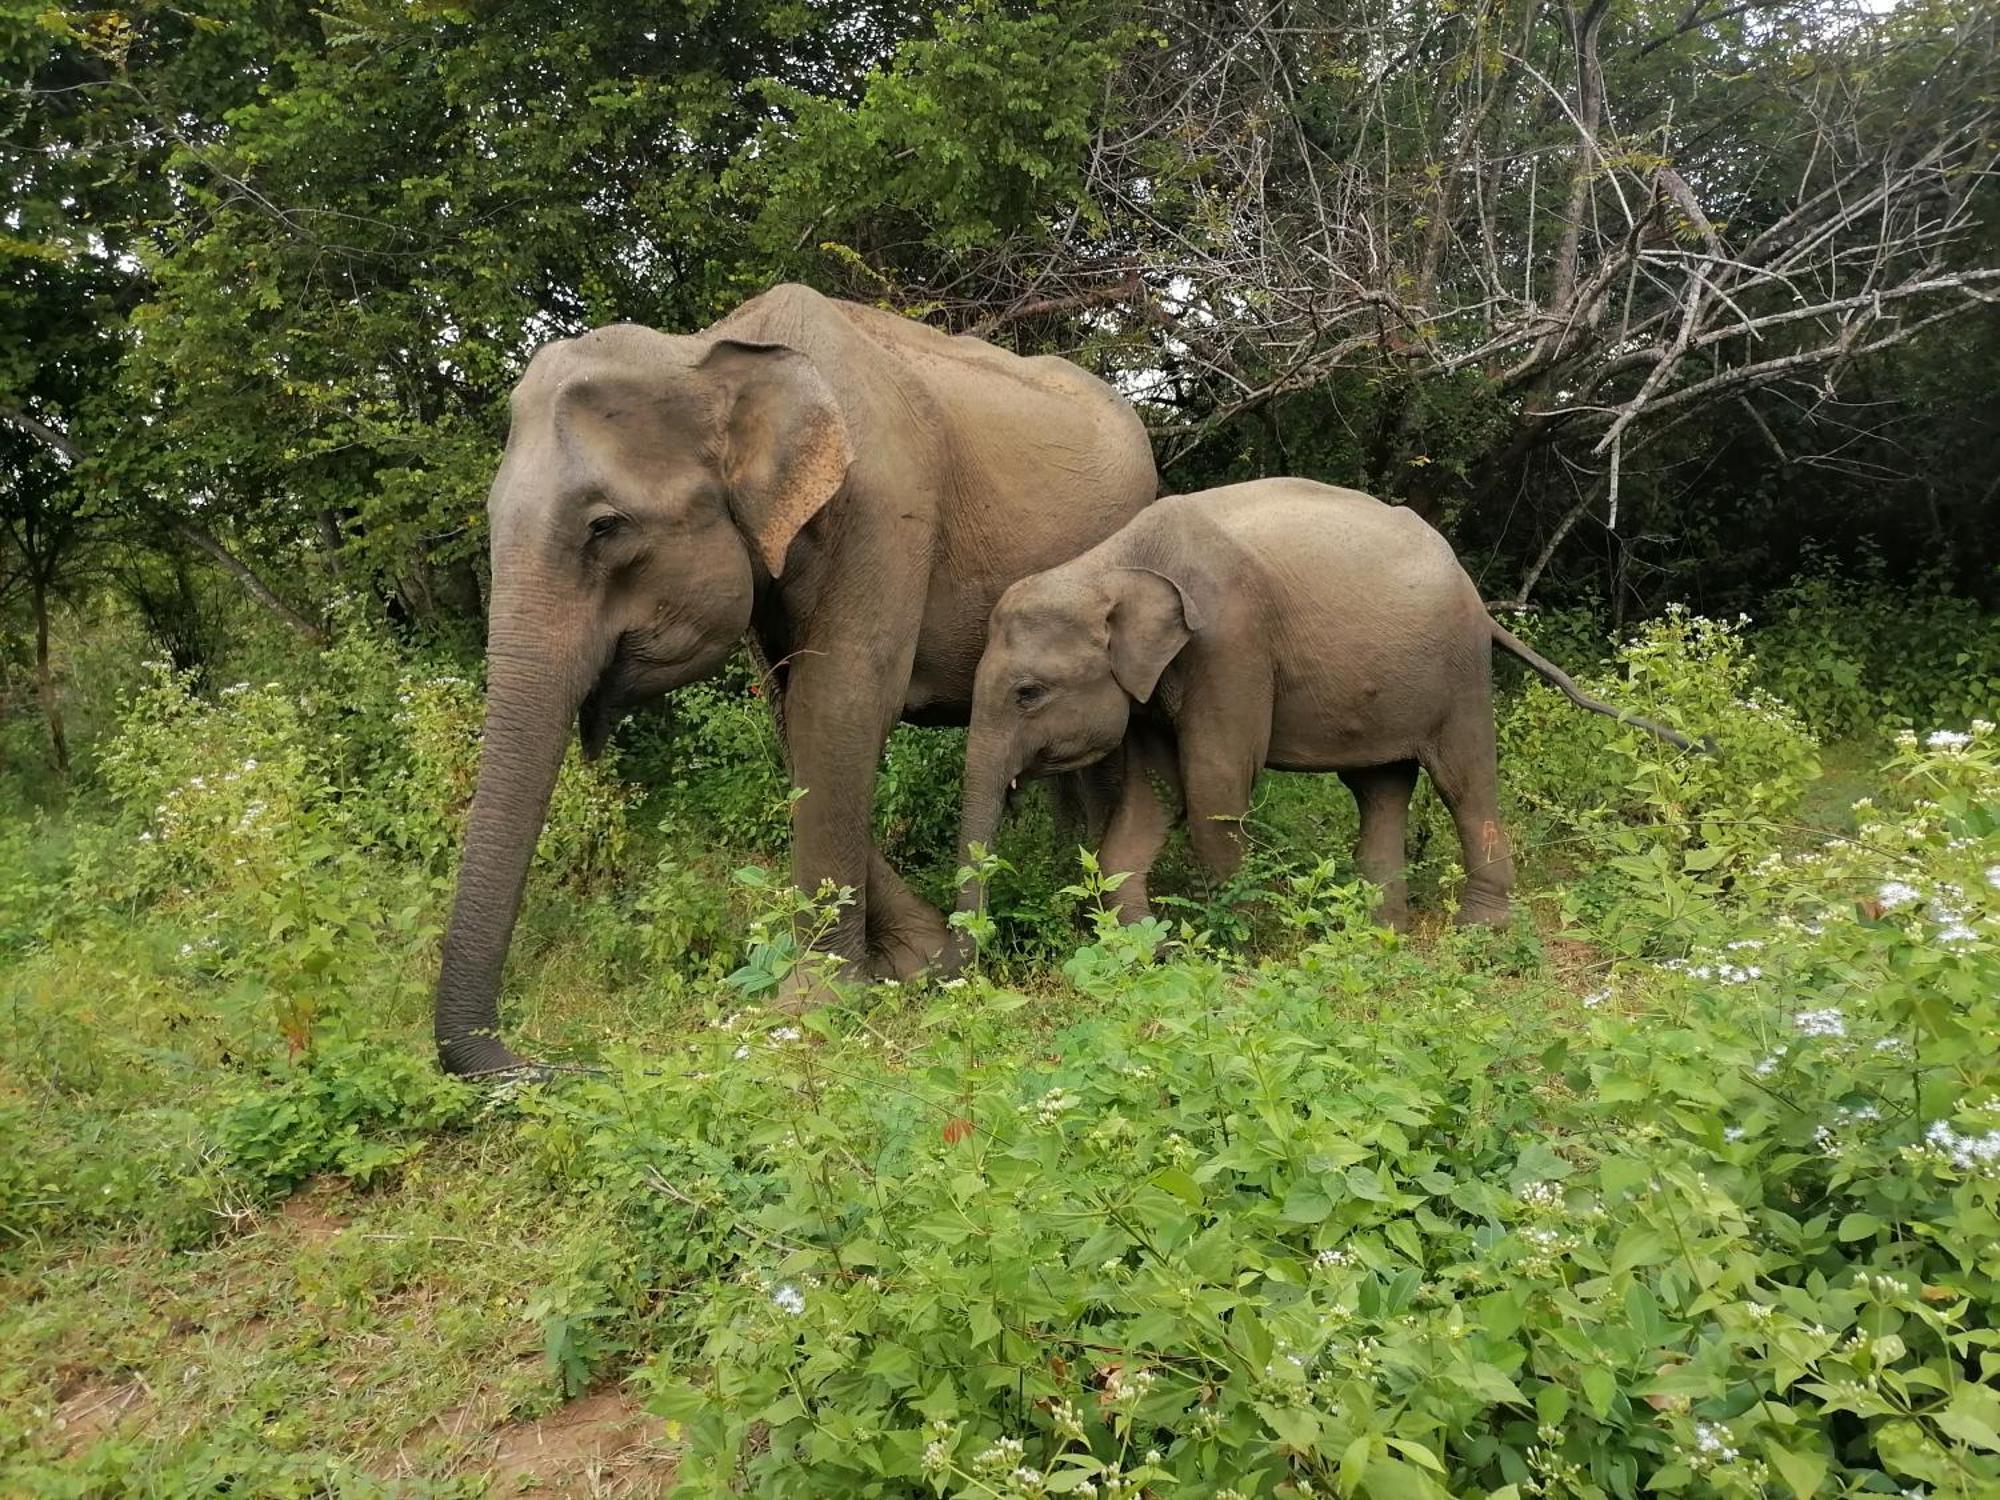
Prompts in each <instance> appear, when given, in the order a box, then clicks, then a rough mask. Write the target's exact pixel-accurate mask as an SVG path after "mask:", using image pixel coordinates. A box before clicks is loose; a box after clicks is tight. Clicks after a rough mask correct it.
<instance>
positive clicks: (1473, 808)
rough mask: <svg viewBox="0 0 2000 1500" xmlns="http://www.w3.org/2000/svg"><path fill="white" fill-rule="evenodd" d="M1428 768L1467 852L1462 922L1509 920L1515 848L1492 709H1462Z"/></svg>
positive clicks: (1493, 923)
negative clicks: (1506, 825) (1503, 801)
mask: <svg viewBox="0 0 2000 1500" xmlns="http://www.w3.org/2000/svg"><path fill="white" fill-rule="evenodd" d="M1424 769H1425V770H1427V771H1429V772H1430V773H1431V781H1432V783H1433V784H1434V785H1435V786H1436V787H1437V789H1438V796H1440V797H1442V798H1443V799H1444V805H1445V806H1446V807H1448V808H1450V809H1451V817H1452V822H1453V823H1455V824H1456V825H1457V827H1458V842H1459V847H1460V849H1461V850H1462V851H1463V853H1464V856H1465V889H1464V891H1463V892H1462V893H1461V894H1460V895H1459V898H1458V921H1459V923H1460V924H1461V925H1468V924H1471V923H1485V924H1487V925H1489V926H1493V927H1504V926H1506V925H1507V916H1508V904H1507V903H1508V897H1509V895H1510V894H1511V893H1512V891H1513V889H1514V850H1513V846H1512V845H1510V844H1509V843H1508V842H1507V834H1506V831H1505V830H1504V829H1502V828H1501V826H1500V772H1499V763H1498V756H1497V754H1496V752H1495V748H1494V735H1493V714H1492V711H1491V710H1490V709H1483V711H1480V712H1477V713H1473V712H1468V713H1466V714H1463V715H1461V716H1460V717H1459V718H1458V719H1456V720H1455V721H1453V723H1452V724H1450V725H1449V726H1447V728H1446V730H1445V733H1444V734H1443V735H1442V736H1441V737H1440V739H1439V741H1438V745H1437V749H1436V751H1435V752H1434V753H1433V755H1432V756H1431V757H1430V758H1428V759H1426V761H1425V763H1424Z"/></svg>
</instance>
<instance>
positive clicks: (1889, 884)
mask: <svg viewBox="0 0 2000 1500" xmlns="http://www.w3.org/2000/svg"><path fill="white" fill-rule="evenodd" d="M1875 899H1876V900H1877V901H1878V902H1880V903H1881V906H1882V909H1883V910H1884V911H1895V910H1896V909H1897V908H1898V907H1903V906H1914V905H1915V904H1916V903H1917V902H1919V901H1921V900H1923V899H1924V893H1923V892H1922V891H1920V890H1918V889H1917V888H1916V887H1915V886H1913V885H1911V884H1910V883H1909V882H1908V881H1906V880H1885V881H1883V882H1882V885H1881V888H1880V889H1879V890H1877V891H1876V892H1875Z"/></svg>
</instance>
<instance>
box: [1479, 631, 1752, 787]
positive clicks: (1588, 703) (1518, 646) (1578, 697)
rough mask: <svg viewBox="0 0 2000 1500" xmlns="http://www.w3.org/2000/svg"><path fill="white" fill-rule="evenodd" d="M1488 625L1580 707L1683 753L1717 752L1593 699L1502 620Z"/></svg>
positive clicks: (1499, 642)
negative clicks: (1502, 622)
mask: <svg viewBox="0 0 2000 1500" xmlns="http://www.w3.org/2000/svg"><path fill="white" fill-rule="evenodd" d="M1486 624H1487V626H1488V628H1489V629H1491V630H1492V632H1493V644H1494V645H1496V646H1498V647H1499V648H1500V649H1501V650H1502V651H1505V652H1506V653H1507V654H1508V655H1509V656H1512V657H1515V658H1517V659H1518V660H1520V661H1522V662H1524V663H1526V664H1527V666H1528V668H1529V669H1530V670H1531V671H1533V672H1534V673H1535V675H1536V676H1538V677H1540V678H1541V679H1542V680H1543V681H1545V682H1547V683H1548V684H1549V686H1551V687H1553V688H1555V689H1557V690H1558V691H1560V692H1561V693H1562V695H1563V696H1564V697H1565V698H1567V699H1569V701H1570V702H1572V703H1574V704H1576V705H1577V706H1578V707H1580V708H1587V709H1589V710H1590V711H1591V712H1592V713H1594V714H1603V715H1604V716H1605V717H1606V718H1607V719H1616V720H1617V721H1618V722H1619V723H1621V724H1636V725H1638V726H1639V727H1640V728H1641V729H1643V730H1645V731H1646V732H1647V733H1648V734H1652V735H1657V736H1658V737H1659V738H1661V739H1663V740H1665V741H1666V742H1667V743H1668V744H1670V745H1678V746H1680V748H1681V749H1683V750H1693V751H1697V752H1699V753H1702V754H1707V755H1713V754H1714V753H1715V741H1714V740H1712V739H1710V738H1709V737H1708V736H1706V735H1704V736H1703V737H1702V740H1701V743H1700V744H1698V745H1697V744H1696V743H1695V742H1694V741H1693V740H1691V739H1689V738H1688V737H1687V736H1686V735H1684V734H1678V733H1676V732H1675V731H1673V730H1671V729H1669V728H1667V726H1666V725H1664V724H1655V723H1654V722H1653V721H1652V720H1651V719H1646V718H1641V717H1640V716H1639V715H1638V714H1635V713H1633V712H1631V711H1630V710H1629V709H1623V708H1613V707H1612V706H1611V705H1610V704H1609V703H1605V702H1603V701H1602V700H1601V699H1597V698H1593V697H1591V696H1590V694H1588V693H1586V692H1585V691H1584V690H1583V689H1582V688H1580V687H1578V686H1577V685H1576V683H1575V682H1574V681H1573V680H1572V679H1571V677H1570V675H1569V673H1567V672H1565V671H1564V670H1563V669H1562V668H1561V667H1559V666H1557V665H1556V664H1555V663H1554V662H1552V661H1550V660H1549V659H1548V658H1547V657H1545V656H1543V655H1542V654H1541V653H1539V652H1538V651H1536V650H1535V649H1534V648H1533V647H1532V646H1530V645H1529V644H1528V643H1527V642H1526V641H1524V640H1522V639H1521V638H1520V637H1519V636H1517V635H1515V634H1514V632H1513V631H1511V630H1509V629H1507V627H1506V626H1504V625H1502V624H1501V623H1500V622H1499V621H1498V620H1495V619H1493V618H1492V617H1491V616H1488V617H1487V621H1486Z"/></svg>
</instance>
